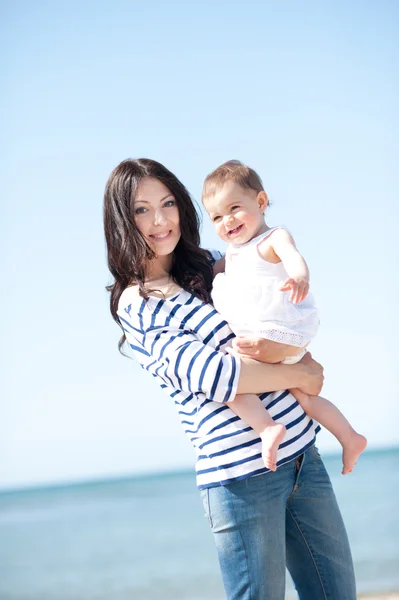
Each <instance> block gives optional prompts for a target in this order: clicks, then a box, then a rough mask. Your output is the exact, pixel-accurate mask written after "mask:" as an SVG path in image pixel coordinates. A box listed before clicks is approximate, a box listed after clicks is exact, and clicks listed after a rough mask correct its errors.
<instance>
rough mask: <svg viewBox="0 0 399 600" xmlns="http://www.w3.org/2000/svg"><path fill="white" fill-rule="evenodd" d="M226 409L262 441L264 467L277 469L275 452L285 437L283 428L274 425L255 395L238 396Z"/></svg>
mask: <svg viewBox="0 0 399 600" xmlns="http://www.w3.org/2000/svg"><path fill="white" fill-rule="evenodd" d="M228 407H229V408H231V410H232V411H233V412H235V413H236V415H238V416H239V417H240V419H242V420H243V421H245V423H247V424H248V425H250V426H251V427H252V429H254V431H256V432H257V433H258V434H259V436H260V438H261V440H262V458H263V462H264V463H265V467H267V468H268V469H270V470H271V471H276V469H277V450H278V447H279V445H280V444H281V442H282V441H283V439H284V436H285V426H284V425H283V424H282V423H276V422H275V421H273V419H272V417H271V416H270V415H269V413H268V411H267V410H266V409H265V407H264V406H263V404H262V401H261V400H260V398H259V397H258V396H256V395H255V394H239V395H238V396H236V397H235V398H234V400H233V401H232V402H229V403H228Z"/></svg>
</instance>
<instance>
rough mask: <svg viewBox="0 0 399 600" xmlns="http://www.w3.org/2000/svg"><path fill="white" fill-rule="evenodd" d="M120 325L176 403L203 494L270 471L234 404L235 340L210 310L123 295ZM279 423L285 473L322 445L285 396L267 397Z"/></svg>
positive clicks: (191, 301)
mask: <svg viewBox="0 0 399 600" xmlns="http://www.w3.org/2000/svg"><path fill="white" fill-rule="evenodd" d="M118 317H119V320H120V323H121V325H122V327H123V329H124V332H125V335H126V338H127V341H128V343H129V345H130V348H131V349H132V351H133V354H134V357H135V359H137V361H138V362H139V363H140V365H141V366H142V367H143V369H145V370H146V371H148V372H149V373H151V375H152V376H153V377H155V378H156V379H157V381H158V382H159V384H160V386H161V388H162V389H163V390H165V391H166V393H167V394H168V395H169V396H170V397H171V398H172V399H173V401H174V403H175V405H176V408H177V410H178V414H179V417H180V421H181V424H182V426H183V429H184V431H185V433H186V434H187V436H188V437H189V439H190V441H191V443H192V445H193V446H194V449H195V451H196V455H197V463H196V472H197V485H198V488H199V489H202V488H207V487H213V486H217V485H226V484H228V483H231V482H233V481H236V480H238V479H243V478H246V477H251V476H254V475H258V474H261V473H265V472H267V471H268V469H266V467H265V466H264V464H263V461H262V456H261V441H260V439H259V437H258V435H257V434H256V432H255V431H254V430H253V429H251V427H248V426H247V424H246V423H244V421H242V420H241V419H240V418H239V417H238V416H237V415H236V414H235V413H234V412H233V411H231V410H230V408H229V406H228V403H229V401H231V400H233V399H234V397H235V395H236V390H237V384H238V378H239V373H240V360H239V359H238V358H236V357H234V356H231V355H229V354H226V353H225V351H226V348H227V347H228V346H229V345H231V340H232V339H233V337H234V334H233V333H232V331H231V329H230V328H229V326H228V324H227V323H226V321H224V320H223V319H222V317H221V316H220V315H219V313H217V312H216V310H215V309H214V308H213V306H211V305H210V304H205V303H204V302H202V301H201V300H199V299H198V298H196V297H195V296H193V295H192V294H190V293H189V292H186V291H185V290H181V291H180V292H179V293H177V294H175V295H174V296H172V297H171V298H167V299H165V300H163V299H159V298H155V297H149V298H148V299H147V300H145V299H143V298H141V297H140V296H139V295H138V293H137V290H136V289H135V288H134V287H129V288H126V289H125V290H124V292H123V293H122V295H121V298H120V300H119V305H118ZM259 397H260V398H261V400H262V402H263V405H264V406H265V408H267V409H268V411H269V413H270V415H271V416H272V417H273V419H274V420H276V421H278V422H280V423H283V424H284V425H285V426H286V428H287V432H286V436H285V438H284V440H283V442H282V443H281V445H280V448H279V450H278V456H277V465H278V466H280V465H282V464H284V463H286V462H288V461H290V460H293V459H294V458H295V457H296V456H298V455H299V454H301V453H302V452H304V450H305V449H306V448H308V447H309V446H311V445H312V444H313V443H314V441H315V433H316V432H317V430H318V426H316V424H315V423H314V422H313V421H312V419H310V418H309V417H308V416H307V415H306V414H305V413H304V411H303V410H302V408H301V406H300V405H299V404H298V402H297V401H296V400H295V398H294V397H293V396H292V395H291V394H290V393H289V392H288V391H286V390H284V391H278V392H269V393H265V394H260V395H259Z"/></svg>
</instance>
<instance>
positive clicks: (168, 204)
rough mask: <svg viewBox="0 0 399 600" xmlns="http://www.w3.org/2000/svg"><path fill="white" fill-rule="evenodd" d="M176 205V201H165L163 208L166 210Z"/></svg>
mask: <svg viewBox="0 0 399 600" xmlns="http://www.w3.org/2000/svg"><path fill="white" fill-rule="evenodd" d="M175 205H176V200H166V202H165V204H164V206H165V207H166V208H169V206H175Z"/></svg>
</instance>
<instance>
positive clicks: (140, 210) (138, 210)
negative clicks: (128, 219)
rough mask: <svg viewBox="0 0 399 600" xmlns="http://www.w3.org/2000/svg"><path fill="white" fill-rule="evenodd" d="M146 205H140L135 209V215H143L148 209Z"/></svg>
mask: <svg viewBox="0 0 399 600" xmlns="http://www.w3.org/2000/svg"><path fill="white" fill-rule="evenodd" d="M146 210H147V209H146V207H145V206H138V207H137V208H135V209H134V214H135V215H142V214H144V213H145V211H146Z"/></svg>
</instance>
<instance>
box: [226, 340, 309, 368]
mask: <svg viewBox="0 0 399 600" xmlns="http://www.w3.org/2000/svg"><path fill="white" fill-rule="evenodd" d="M298 350H299V348H297V347H296V346H289V345H287V344H280V343H279V342H273V341H272V340H266V339H264V338H247V337H236V338H234V340H233V347H232V348H231V349H230V348H228V349H227V352H229V351H230V353H231V352H233V353H234V354H239V355H240V356H242V357H246V358H253V359H255V360H259V361H260V362H266V363H279V362H281V361H282V360H284V359H285V358H287V356H295V355H296V354H298Z"/></svg>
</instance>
